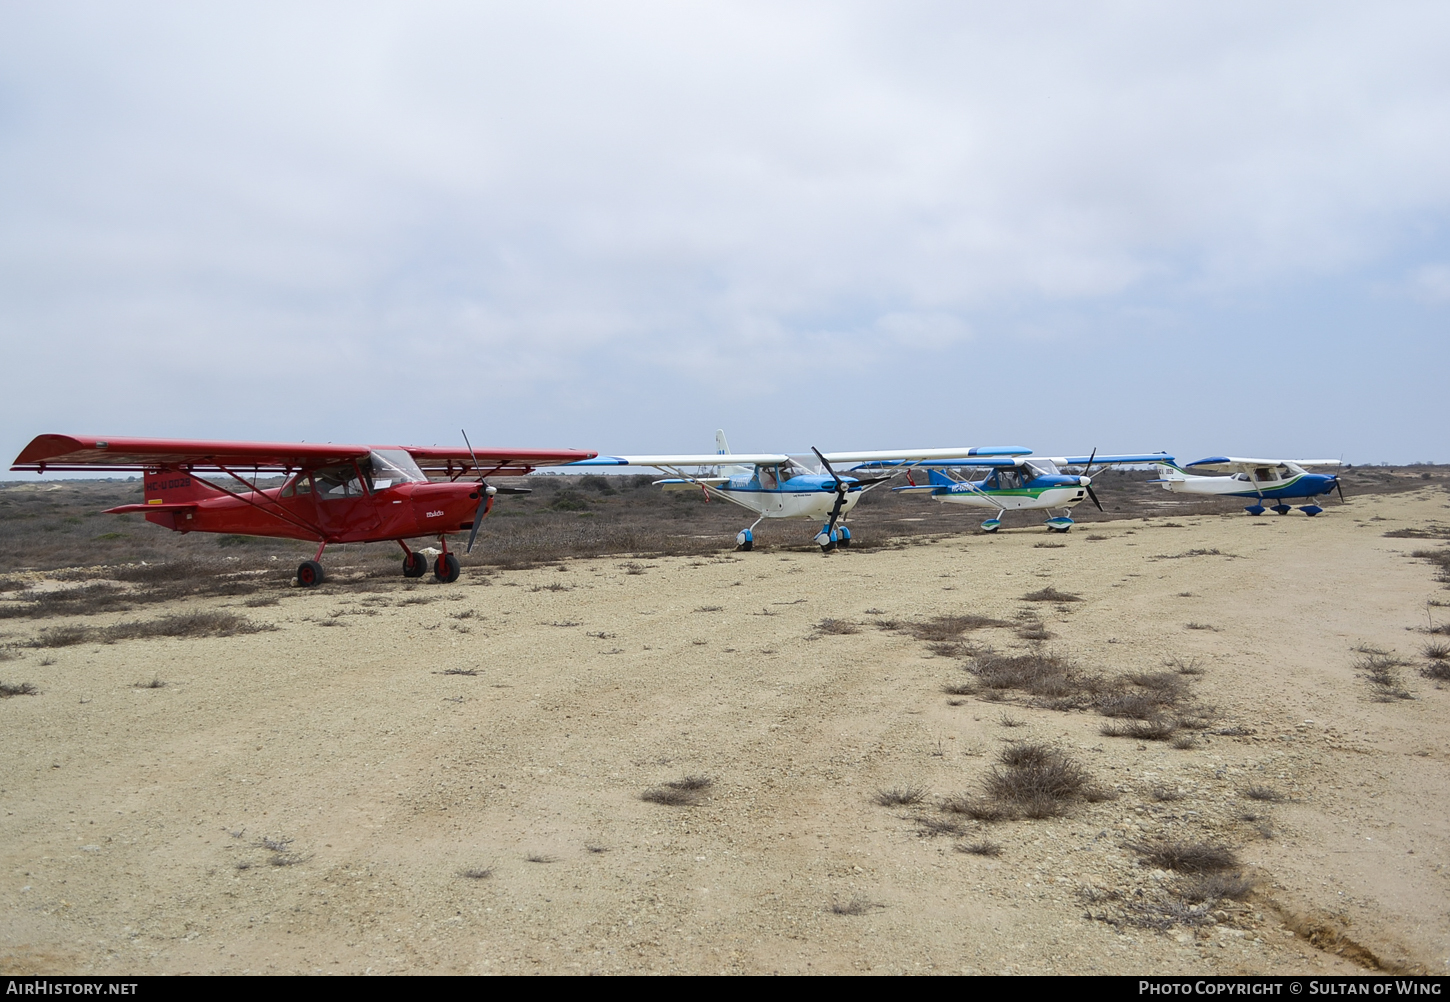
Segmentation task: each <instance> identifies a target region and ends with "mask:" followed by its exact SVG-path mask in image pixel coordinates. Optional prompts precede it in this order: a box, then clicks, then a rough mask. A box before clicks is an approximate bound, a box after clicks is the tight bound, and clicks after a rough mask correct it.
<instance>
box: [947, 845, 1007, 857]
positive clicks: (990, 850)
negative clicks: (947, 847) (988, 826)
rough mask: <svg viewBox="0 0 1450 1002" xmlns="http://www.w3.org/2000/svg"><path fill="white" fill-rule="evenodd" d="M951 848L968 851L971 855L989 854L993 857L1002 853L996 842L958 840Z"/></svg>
mask: <svg viewBox="0 0 1450 1002" xmlns="http://www.w3.org/2000/svg"><path fill="white" fill-rule="evenodd" d="M952 848H953V849H955V850H956V851H957V852H965V853H970V854H971V855H973V856H991V857H992V858H993V859H995V858H996V857H998V856H1000V855H1002V847H1001V846H1000V845H998V844H997V843H996V842H985V841H984V842H959V843H957V844H956V845H954V846H952Z"/></svg>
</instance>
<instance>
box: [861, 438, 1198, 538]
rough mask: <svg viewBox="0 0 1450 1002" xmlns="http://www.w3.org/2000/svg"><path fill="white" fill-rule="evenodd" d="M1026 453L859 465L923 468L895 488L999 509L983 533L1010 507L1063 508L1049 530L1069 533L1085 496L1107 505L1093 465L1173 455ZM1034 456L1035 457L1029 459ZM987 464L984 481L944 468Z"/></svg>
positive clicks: (1157, 459)
mask: <svg viewBox="0 0 1450 1002" xmlns="http://www.w3.org/2000/svg"><path fill="white" fill-rule="evenodd" d="M1023 453H1024V454H1018V455H1014V456H1011V457H989V458H974V459H963V460H949V461H926V462H916V463H870V464H867V465H865V466H862V467H858V468H857V469H880V468H883V467H886V466H900V467H905V468H906V469H907V470H908V471H909V470H911V469H914V468H924V469H926V471H927V477H928V479H927V482H926V483H924V484H917V483H912V484H909V485H907V486H905V487H893V488H892V490H893V491H907V492H911V491H918V492H922V493H927V494H930V496H931V498H932V499H933V500H935V501H942V502H945V503H947V504H962V505H968V506H971V507H974V508H988V509H992V510H993V511H994V512H995V514H993V516H992V517H991V518H989V519H987V520H986V521H985V522H983V523H982V530H983V531H984V532H996V531H997V530H998V529H1000V528H1001V527H1002V516H1003V515H1005V514H1006V513H1007V512H1009V511H1028V510H1033V511H1042V510H1046V511H1048V512H1049V513H1050V512H1051V510H1052V509H1054V508H1061V509H1062V511H1063V514H1061V515H1049V517H1048V519H1047V529H1048V531H1049V532H1067V531H1068V530H1070V529H1071V528H1072V527H1073V525H1074V522H1073V520H1072V517H1071V514H1070V513H1071V511H1072V509H1073V508H1075V507H1076V506H1077V505H1078V504H1080V503H1081V502H1082V501H1083V500H1084V499H1085V498H1086V499H1089V500H1091V501H1092V503H1093V504H1095V505H1097V506H1098V511H1102V510H1103V506H1102V503H1101V502H1100V501H1098V496H1097V495H1096V494H1094V493H1093V487H1092V483H1093V482H1092V476H1091V473H1092V467H1093V466H1094V465H1098V466H1115V465H1122V464H1135V463H1142V464H1147V463H1160V464H1161V463H1165V462H1166V463H1172V462H1173V457H1172V456H1170V455H1168V454H1167V453H1163V452H1154V453H1144V454H1141V455H1132V456H1099V455H1098V454H1097V450H1094V451H1093V452H1092V453H1091V454H1090V455H1087V456H1050V457H1049V456H1031V453H1027V452H1026V450H1023ZM1028 456H1031V458H1027V457H1028ZM1064 466H1080V467H1082V468H1083V472H1082V474H1081V475H1079V476H1073V475H1071V474H1066V473H1063V472H1062V470H1061V467H1064ZM983 468H985V469H987V470H989V471H990V472H988V474H987V475H986V476H985V477H983V478H982V479H981V480H971V479H970V478H969V477H955V476H951V475H948V474H947V473H944V472H942V471H943V470H944V469H945V470H968V469H983Z"/></svg>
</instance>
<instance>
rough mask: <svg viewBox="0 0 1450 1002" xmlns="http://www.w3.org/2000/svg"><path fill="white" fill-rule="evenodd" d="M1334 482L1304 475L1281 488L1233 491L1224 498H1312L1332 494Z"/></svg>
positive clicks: (1322, 475)
mask: <svg viewBox="0 0 1450 1002" xmlns="http://www.w3.org/2000/svg"><path fill="white" fill-rule="evenodd" d="M1335 480H1336V478H1335V477H1327V476H1325V475H1324V474H1322V473H1306V474H1304V475H1303V476H1301V477H1299V479H1298V480H1294V481H1291V482H1290V483H1288V484H1286V485H1285V486H1283V487H1271V488H1269V489H1268V490H1263V491H1234V492H1233V493H1232V494H1226V495H1224V496H1225V497H1233V498H1258V497H1263V498H1312V497H1314V496H1315V495H1318V494H1332V493H1333V492H1334V482H1335Z"/></svg>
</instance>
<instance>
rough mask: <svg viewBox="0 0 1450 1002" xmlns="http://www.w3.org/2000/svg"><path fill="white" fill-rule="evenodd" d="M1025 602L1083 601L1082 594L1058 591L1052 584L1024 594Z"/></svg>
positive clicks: (1023, 599)
mask: <svg viewBox="0 0 1450 1002" xmlns="http://www.w3.org/2000/svg"><path fill="white" fill-rule="evenodd" d="M1022 601H1024V602H1081V601H1082V596H1081V595H1074V594H1073V593H1072V592H1067V591H1058V590H1057V589H1056V588H1054V587H1053V586H1052V585H1048V586H1047V587H1046V588H1040V589H1038V590H1037V591H1033V592H1028V593H1027V594H1026V595H1023V596H1022Z"/></svg>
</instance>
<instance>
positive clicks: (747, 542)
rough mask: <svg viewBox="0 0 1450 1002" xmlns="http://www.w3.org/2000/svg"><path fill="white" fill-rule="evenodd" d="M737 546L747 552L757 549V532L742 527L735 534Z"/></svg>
mask: <svg viewBox="0 0 1450 1002" xmlns="http://www.w3.org/2000/svg"><path fill="white" fill-rule="evenodd" d="M735 548H736V549H737V550H740V551H742V552H745V553H749V552H750V551H751V550H753V549H755V533H753V532H751V531H750V530H749V529H741V530H740V531H739V532H738V533H736V534H735Z"/></svg>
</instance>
